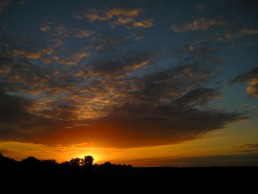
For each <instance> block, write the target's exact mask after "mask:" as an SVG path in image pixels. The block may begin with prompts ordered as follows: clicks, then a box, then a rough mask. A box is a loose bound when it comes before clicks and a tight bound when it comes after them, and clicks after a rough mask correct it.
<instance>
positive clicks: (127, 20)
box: [73, 8, 153, 29]
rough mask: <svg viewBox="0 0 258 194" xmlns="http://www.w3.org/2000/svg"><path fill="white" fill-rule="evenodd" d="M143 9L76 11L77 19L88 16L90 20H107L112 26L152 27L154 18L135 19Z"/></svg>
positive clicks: (129, 27)
mask: <svg viewBox="0 0 258 194" xmlns="http://www.w3.org/2000/svg"><path fill="white" fill-rule="evenodd" d="M141 12H142V10H141V9H121V8H113V9H109V10H103V11H97V10H94V9H91V10H87V11H86V12H85V13H83V14H79V13H74V14H73V15H74V17H75V18H77V19H83V18H84V17H85V18H87V19H88V20H89V21H90V22H95V21H105V22H108V23H109V25H110V26H114V25H119V24H120V25H125V26H126V27H127V28H128V29H131V28H133V27H136V28H150V27H152V26H153V20H152V19H144V20H142V21H140V20H138V21H135V19H136V18H137V17H138V16H139V15H140V14H141Z"/></svg>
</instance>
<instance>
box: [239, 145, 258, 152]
mask: <svg viewBox="0 0 258 194" xmlns="http://www.w3.org/2000/svg"><path fill="white" fill-rule="evenodd" d="M239 148H240V150H241V152H258V144H243V145H241V146H239Z"/></svg>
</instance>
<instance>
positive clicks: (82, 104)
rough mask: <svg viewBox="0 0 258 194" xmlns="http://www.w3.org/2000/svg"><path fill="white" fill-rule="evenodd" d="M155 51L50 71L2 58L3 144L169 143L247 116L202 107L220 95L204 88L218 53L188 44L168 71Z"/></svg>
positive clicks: (106, 53) (117, 54)
mask: <svg viewBox="0 0 258 194" xmlns="http://www.w3.org/2000/svg"><path fill="white" fill-rule="evenodd" d="M122 46H123V45H122ZM11 50H12V49H11ZM154 50H155V49H139V48H137V49H136V48H135V47H132V48H131V49H125V50H122V51H120V50H119V51H118V50H117V49H111V50H108V49H104V50H102V51H101V52H100V53H99V54H101V55H95V56H92V57H91V58H90V60H88V61H87V63H86V64H78V63H77V62H74V63H73V64H68V63H62V60H65V58H58V60H57V58H56V60H55V63H51V64H49V65H46V66H43V65H38V64H37V63H35V62H34V63H33V62H30V59H29V58H27V57H24V56H23V55H22V56H21V55H18V56H17V55H15V54H13V53H12V52H10V53H8V52H7V53H4V54H3V55H1V57H2V59H3V60H2V61H1V68H2V69H1V77H0V78H1V86H2V87H3V89H4V90H2V93H1V98H0V102H1V109H0V110H1V118H2V119H1V120H0V130H1V131H0V132H1V134H2V135H1V137H0V139H1V140H16V141H21V142H33V143H41V144H46V145H60V144H74V143H89V142H90V143H94V144H95V145H101V146H112V147H123V148H125V147H137V146H153V145H165V144H173V143H178V142H181V141H186V140H191V139H195V138H198V137H199V136H200V135H203V134H205V133H207V132H208V131H211V130H217V129H221V128H223V127H224V126H225V125H226V124H227V123H229V122H233V121H238V120H241V119H245V118H246V117H245V116H244V115H242V114H241V113H237V112H226V111H223V110H222V111H221V110H216V109H212V110H208V109H207V108H205V109H202V107H203V106H206V105H207V104H208V103H209V102H210V101H211V100H214V99H215V98H217V97H218V96H219V90H218V89H213V88H208V87H204V83H208V81H209V80H211V79H212V77H214V76H215V75H216V71H217V67H218V66H220V65H221V60H219V59H218V58H217V57H216V52H217V50H216V49H215V48H213V47H212V46H210V45H208V44H206V43H205V44H204V43H198V42H197V43H192V44H189V45H187V46H186V47H184V48H183V49H181V50H180V51H177V53H179V54H180V57H181V58H180V60H178V61H177V62H175V63H174V64H169V65H165V66H162V65H159V64H158V62H157V61H158V60H160V59H162V58H166V57H167V56H166V55H162V54H159V53H160V52H158V51H155V52H154ZM154 53H156V54H154Z"/></svg>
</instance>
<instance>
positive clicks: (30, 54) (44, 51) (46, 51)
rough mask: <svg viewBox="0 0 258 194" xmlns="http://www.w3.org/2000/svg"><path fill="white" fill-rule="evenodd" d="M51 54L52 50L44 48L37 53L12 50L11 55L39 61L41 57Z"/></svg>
mask: <svg viewBox="0 0 258 194" xmlns="http://www.w3.org/2000/svg"><path fill="white" fill-rule="evenodd" d="M52 53H53V50H52V49H50V48H44V49H42V50H37V51H26V50H18V49H14V50H13V55H14V56H22V57H25V58H27V59H33V60H36V59H39V58H40V57H42V56H43V55H51V54H52Z"/></svg>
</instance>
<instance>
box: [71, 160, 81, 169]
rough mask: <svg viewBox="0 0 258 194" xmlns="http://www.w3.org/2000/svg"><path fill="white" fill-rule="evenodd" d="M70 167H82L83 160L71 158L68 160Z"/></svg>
mask: <svg viewBox="0 0 258 194" xmlns="http://www.w3.org/2000/svg"><path fill="white" fill-rule="evenodd" d="M70 165H71V166H72V167H79V166H82V165H83V159H81V158H72V159H71V160H70Z"/></svg>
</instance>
